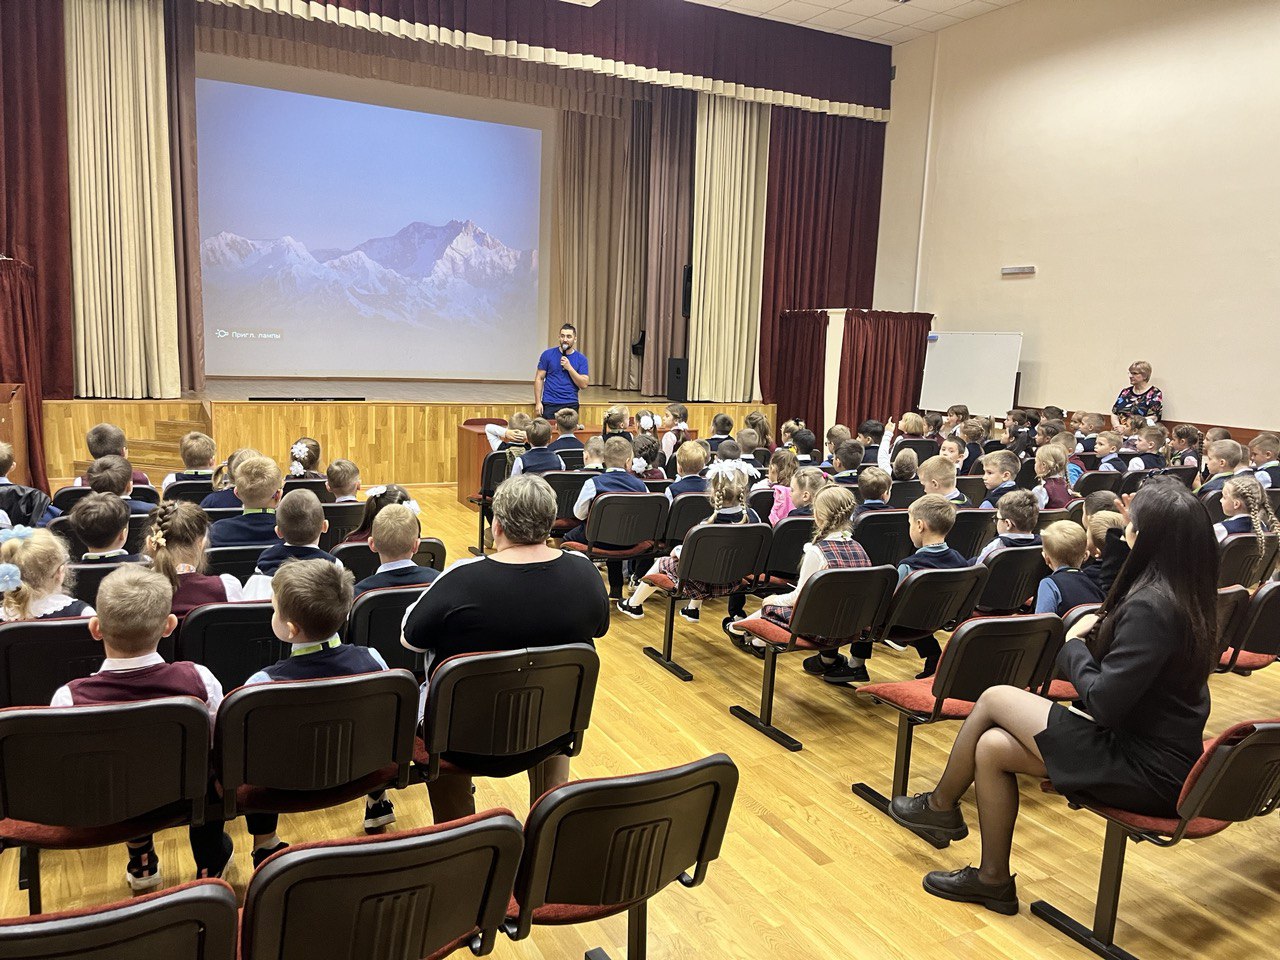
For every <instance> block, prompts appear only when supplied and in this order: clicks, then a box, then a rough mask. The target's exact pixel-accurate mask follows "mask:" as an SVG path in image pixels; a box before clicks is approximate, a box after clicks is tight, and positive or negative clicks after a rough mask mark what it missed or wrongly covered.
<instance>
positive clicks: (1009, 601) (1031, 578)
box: [978, 545, 1051, 613]
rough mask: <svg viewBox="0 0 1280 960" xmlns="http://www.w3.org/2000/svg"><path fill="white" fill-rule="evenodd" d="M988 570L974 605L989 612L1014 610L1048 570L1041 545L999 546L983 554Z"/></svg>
mask: <svg viewBox="0 0 1280 960" xmlns="http://www.w3.org/2000/svg"><path fill="white" fill-rule="evenodd" d="M983 563H984V565H985V566H986V567H987V570H988V571H989V573H988V576H987V583H986V586H985V587H983V589H982V595H981V596H980V597H979V598H978V609H980V610H984V611H990V612H992V613H1014V612H1016V611H1018V610H1021V609H1022V607H1023V605H1024V604H1025V603H1026V602H1027V601H1028V600H1029V599H1031V598H1032V597H1034V596H1035V595H1036V588H1037V587H1039V586H1040V581H1041V580H1043V579H1044V578H1045V577H1047V576H1048V575H1049V574H1050V572H1051V571H1050V570H1049V568H1048V567H1047V566H1046V565H1045V562H1044V552H1043V548H1042V547H1040V546H1039V545H1035V546H1029V547H1002V548H1001V549H999V550H995V551H993V552H992V553H989V554H987V558H986V560H984V561H983Z"/></svg>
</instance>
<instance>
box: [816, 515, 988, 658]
mask: <svg viewBox="0 0 1280 960" xmlns="http://www.w3.org/2000/svg"><path fill="white" fill-rule="evenodd" d="M907 520H908V522H909V523H910V525H911V542H912V543H913V544H914V545H915V547H916V552H915V553H913V554H911V556H909V557H907V558H906V559H905V560H903V561H902V562H901V563H900V564H898V582H899V584H901V582H902V581H903V580H905V579H906V578H907V577H908V576H909V575H910V574H912V573H914V572H915V571H917V570H950V569H954V568H957V567H967V566H969V560H968V558H966V557H965V556H964V555H963V554H961V553H960V552H959V551H958V550H954V549H952V548H951V547H949V546H947V534H949V533H950V532H951V528H952V527H954V526H955V525H956V508H955V507H954V506H953V505H952V504H951V503H950V502H949V501H947V500H944V499H943V498H942V497H940V496H938V495H937V494H931V493H927V494H925V495H924V496H923V497H921V498H920V499H919V500H916V501H915V502H913V503H912V504H911V506H910V507H909V508H908V509H907ZM911 646H913V647H915V648H916V651H917V652H918V653H919V654H920V657H921V659H923V660H924V668H923V669H922V670H921V671H920V672H919V673H918V674H916V679H917V680H923V679H925V678H926V677H931V676H933V675H934V674H935V673H937V671H938V660H939V659H940V658H941V657H942V647H941V646H940V645H939V644H938V641H937V638H935V637H924V638H922V639H919V640H912V641H911ZM824 679H826V680H831V677H830V675H829V674H828V675H827V676H825V677H824ZM832 682H835V681H832Z"/></svg>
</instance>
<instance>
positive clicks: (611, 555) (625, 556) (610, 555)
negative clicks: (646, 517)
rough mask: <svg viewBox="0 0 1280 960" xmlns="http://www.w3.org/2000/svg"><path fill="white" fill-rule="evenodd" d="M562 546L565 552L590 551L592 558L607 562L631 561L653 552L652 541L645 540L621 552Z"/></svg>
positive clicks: (599, 548)
mask: <svg viewBox="0 0 1280 960" xmlns="http://www.w3.org/2000/svg"><path fill="white" fill-rule="evenodd" d="M560 546H561V547H562V548H564V549H565V550H577V551H578V552H580V553H586V552H588V550H590V552H591V555H592V556H594V557H604V558H605V559H606V560H630V559H631V558H632V557H640V556H643V555H644V554H646V553H651V552H652V551H653V541H652V540H644V541H641V542H640V543H637V544H636V545H635V546H634V547H624V548H622V549H621V550H605V549H604V548H603V547H594V548H592V547H588V546H587V544H585V543H562V544H561V545H560Z"/></svg>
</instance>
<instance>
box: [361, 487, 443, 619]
mask: <svg viewBox="0 0 1280 960" xmlns="http://www.w3.org/2000/svg"><path fill="white" fill-rule="evenodd" d="M421 534H422V528H421V526H420V525H419V523H418V515H417V514H416V513H414V512H413V511H412V510H410V509H409V508H408V507H406V506H405V505H404V504H403V503H393V504H390V505H388V506H385V507H383V508H382V509H381V510H380V511H379V512H378V515H377V516H376V517H374V518H373V530H372V532H371V533H370V535H369V549H370V550H372V551H373V552H374V553H376V554H377V555H378V560H379V565H378V569H377V570H376V571H375V572H374V573H373V574H372V575H371V576H368V577H365V578H364V579H363V580H361V581H360V582H359V583H357V584H356V587H355V591H356V596H357V597H358V596H360V594H362V593H364V592H365V591H366V590H380V589H382V588H383V587H416V586H426V585H427V584H429V583H431V582H432V581H433V580H435V578H436V577H438V576H439V575H440V574H439V572H438V571H436V570H432V569H431V568H430V567H422V566H419V565H418V564H417V563H415V562H414V559H413V555H414V554H415V553H417V552H418V547H419V546H420V545H421V543H422V540H421Z"/></svg>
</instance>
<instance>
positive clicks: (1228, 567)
mask: <svg viewBox="0 0 1280 960" xmlns="http://www.w3.org/2000/svg"><path fill="white" fill-rule="evenodd" d="M1275 559H1276V534H1274V533H1268V534H1265V535H1264V536H1263V538H1262V549H1261V551H1259V549H1258V538H1257V537H1255V536H1254V535H1253V534H1252V533H1233V534H1231V535H1230V536H1228V537H1227V538H1226V539H1225V540H1223V541H1222V542H1221V543H1220V544H1219V545H1218V586H1220V587H1230V586H1234V585H1235V584H1240V585H1241V586H1242V587H1252V586H1253V585H1254V584H1256V583H1258V582H1259V581H1260V580H1262V579H1264V578H1265V577H1267V576H1270V574H1271V567H1272V566H1274V564H1275Z"/></svg>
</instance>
